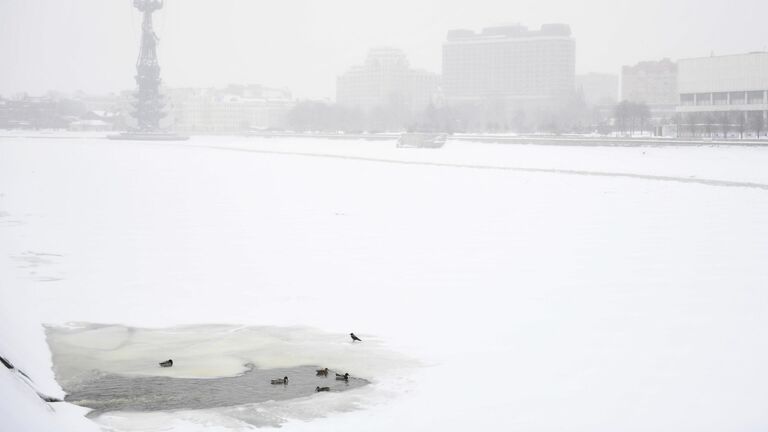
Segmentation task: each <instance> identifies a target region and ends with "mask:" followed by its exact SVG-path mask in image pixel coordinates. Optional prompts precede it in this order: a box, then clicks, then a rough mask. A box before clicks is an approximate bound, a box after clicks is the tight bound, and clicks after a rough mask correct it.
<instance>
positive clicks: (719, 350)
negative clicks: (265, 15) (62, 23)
mask: <svg viewBox="0 0 768 432" xmlns="http://www.w3.org/2000/svg"><path fill="white" fill-rule="evenodd" d="M766 167H768V148H749V147H711V146H701V147H616V148H612V147H555V146H530V145H494V144H473V143H454V142H449V143H448V144H447V145H446V147H445V148H443V149H440V150H425V149H396V148H395V146H394V142H362V141H329V140H320V139H280V140H275V139H271V140H270V139H266V138H258V139H257V138H227V137H217V138H193V139H192V140H190V141H188V142H184V143H160V144H153V143H130V142H112V141H106V140H101V139H95V138H93V137H82V138H76V137H69V138H62V139H53V138H52V137H48V138H44V139H41V138H30V137H26V138H25V137H8V136H6V137H0V355H2V356H4V357H6V358H9V359H11V360H12V361H13V362H14V363H15V364H16V366H18V367H19V368H21V369H24V370H25V371H26V372H27V373H28V374H29V375H30V376H31V378H32V379H33V380H34V382H35V384H36V386H37V387H38V389H39V390H40V391H42V392H45V393H47V394H50V395H53V396H58V397H61V396H63V393H62V391H61V388H60V387H59V385H58V384H57V383H56V382H55V380H54V375H53V372H52V363H51V354H50V351H49V348H48V345H47V343H46V339H45V330H44V328H43V327H42V325H41V324H46V325H66V324H67V323H72V322H82V323H106V324H122V325H127V326H136V327H142V328H167V327H173V326H180V325H210V324H230V325H236V326H240V325H242V326H264V327H269V328H272V329H274V332H275V333H274V334H275V335H280V334H283V333H281V332H289V333H290V334H291V335H292V337H291V338H290V339H281V338H280V337H275V338H274V339H275V340H272V341H271V342H270V344H272V345H270V344H267V345H265V346H266V347H267V348H270V347H275V346H280V347H282V348H281V349H277V350H271V349H266V348H265V349H264V350H252V351H258V352H254V353H251V354H249V355H251V356H252V357H254V358H257V359H261V360H263V361H264V364H267V365H269V366H271V367H284V366H287V365H290V366H293V365H294V364H293V363H294V362H295V361H296V356H297V355H299V356H300V357H301V358H304V356H311V355H317V356H318V358H319V359H320V360H319V362H323V361H336V362H343V366H344V367H345V368H348V369H349V371H350V373H352V374H354V375H356V376H360V377H362V378H365V379H367V380H369V381H371V384H370V385H368V386H365V387H362V388H359V389H355V390H350V391H348V392H344V393H338V394H324V395H313V396H311V397H308V398H302V399H296V400H292V401H275V402H264V403H260V404H255V405H249V406H244V407H233V408H230V409H219V410H202V411H174V412H163V413H144V414H142V413H112V414H107V415H103V416H101V417H98V418H96V419H94V420H95V421H96V422H97V423H98V424H99V425H101V426H103V427H106V428H108V430H115V431H124V430H129V431H161V430H162V431H166V430H184V431H198V430H200V431H202V430H217V431H229V430H248V429H250V428H252V427H254V426H253V425H256V426H265V427H270V426H277V425H280V426H281V427H282V430H285V431H361V430H365V431H388V432H389V431H396V430H414V431H415V430H450V431H470V430H509V431H526V432H531V431H565V430H567V431H590V432H595V431H600V432H602V431H605V432H608V431H617V430H621V431H649V430H654V431H675V432H683V431H696V432H702V431H723V430H728V431H745V432H746V431H764V430H766V429H768V410H766V408H765V407H766V406H768V370H766V367H765V365H766V364H768V313H766V311H768V291H766V287H768V265H766V263H767V262H768V223H766V221H768V169H766ZM350 331H354V332H355V333H356V334H358V335H359V336H361V337H362V338H363V339H364V340H365V342H363V343H362V344H357V345H354V346H352V345H351V344H349V343H348V339H347V336H346V335H347V334H348V333H349V332H350ZM302 338H304V339H302ZM336 338H338V340H337V339H336ZM326 342H327V344H326ZM281 344H282V345H281ZM286 347H289V348H290V349H288V348H286ZM249 349H250V348H249ZM351 349H354V350H355V351H354V352H352V354H349V353H350V352H351V351H349V350H351ZM224 351H226V352H225V353H224V354H221V356H220V359H221V361H222V363H221V364H222V368H223V369H222V371H220V372H221V373H222V374H226V373H228V372H229V371H232V370H235V371H237V370H239V369H238V368H239V367H240V366H241V365H240V364H238V363H237V362H232V356H231V355H228V354H231V350H224ZM344 353H347V354H344ZM205 355H206V356H210V357H211V358H214V359H215V358H218V357H217V356H218V355H219V354H218V353H217V351H216V349H215V348H211V349H209V350H207V351H206V352H205ZM91 360H93V359H91ZM161 360H162V359H161ZM26 390H27V389H26V388H25V387H24V386H23V385H21V384H20V382H19V380H18V379H17V377H16V376H13V375H12V374H11V373H10V372H8V371H7V369H4V368H0V398H1V399H2V401H3V402H2V403H1V404H0V430H3V431H5V430H9V431H10V430H13V431H17V430H25V427H24V426H30V427H32V426H34V427H37V430H62V431H63V430H78V431H80V430H96V425H95V424H94V423H91V420H89V419H85V418H84V417H83V416H82V415H83V413H84V412H85V410H84V409H82V408H79V407H74V406H71V405H68V404H53V405H52V408H48V407H46V406H45V405H43V404H42V402H40V401H39V400H38V399H36V397H34V394H31V396H30V394H29V392H28V391H26ZM326 396H327V397H326ZM53 425H56V426H53ZM28 430H29V428H28Z"/></svg>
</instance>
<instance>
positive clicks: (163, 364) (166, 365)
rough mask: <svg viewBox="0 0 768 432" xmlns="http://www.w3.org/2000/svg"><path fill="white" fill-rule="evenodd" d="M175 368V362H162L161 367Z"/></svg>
mask: <svg viewBox="0 0 768 432" xmlns="http://www.w3.org/2000/svg"><path fill="white" fill-rule="evenodd" d="M171 366H173V360H171V359H168V360H166V361H164V362H160V367H171Z"/></svg>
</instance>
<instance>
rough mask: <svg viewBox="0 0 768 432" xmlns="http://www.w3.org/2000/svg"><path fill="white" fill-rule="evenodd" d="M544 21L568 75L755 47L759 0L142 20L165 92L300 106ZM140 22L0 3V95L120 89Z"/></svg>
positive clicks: (209, 6) (212, 3)
mask: <svg viewBox="0 0 768 432" xmlns="http://www.w3.org/2000/svg"><path fill="white" fill-rule="evenodd" d="M548 22H564V23H567V24H570V25H571V28H572V30H573V35H574V37H575V38H576V59H577V60H576V68H577V72H578V73H583V72H592V71H594V72H614V73H618V71H619V69H620V67H621V65H623V64H633V63H636V62H638V61H640V60H647V59H659V58H662V57H671V58H673V59H677V58H684V57H696V56H706V55H709V54H710V53H712V52H714V53H716V54H728V53H740V52H747V51H758V50H764V49H765V48H766V46H768V0H729V1H726V0H612V1H609V0H578V1H577V0H386V1H367V0H323V1H321V0H166V7H165V8H164V9H163V10H162V11H160V12H158V13H156V14H155V23H156V26H155V28H156V30H157V33H158V36H159V37H160V39H161V44H160V54H159V56H160V64H161V66H162V68H163V71H162V77H163V80H164V82H165V83H166V85H169V86H173V87H179V86H201V87H204V86H223V85H226V84H228V83H261V84H265V85H269V86H276V87H288V88H290V89H291V90H292V91H293V92H294V95H295V96H297V97H302V98H309V97H312V98H315V97H319V98H322V97H329V98H332V97H333V95H334V88H335V77H336V76H337V75H338V74H340V73H342V72H343V71H344V70H346V69H347V68H348V67H349V66H350V65H352V64H355V63H360V62H361V61H362V60H363V59H364V57H365V53H366V50H367V49H368V48H369V47H372V46H393V47H399V48H402V49H403V50H404V51H405V52H406V53H407V54H408V56H409V58H410V61H411V64H412V65H414V66H416V67H420V68H425V69H429V70H432V71H435V72H440V64H441V44H442V42H443V40H444V38H445V33H446V31H447V30H449V29H453V28H470V29H479V28H481V27H484V26H491V25H498V24H510V23H521V24H524V25H528V26H529V27H534V28H536V27H538V26H540V25H541V24H542V23H548ZM140 23H141V19H140V15H139V13H138V12H137V11H136V10H135V9H133V7H132V0H0V95H3V96H6V97H7V96H12V95H14V94H16V93H19V92H28V93H30V94H41V93H44V92H45V91H47V90H59V91H74V90H83V91H86V92H89V93H106V92H113V91H120V90H123V89H131V88H133V86H134V83H133V75H134V64H135V59H136V55H137V52H138V44H139V32H140Z"/></svg>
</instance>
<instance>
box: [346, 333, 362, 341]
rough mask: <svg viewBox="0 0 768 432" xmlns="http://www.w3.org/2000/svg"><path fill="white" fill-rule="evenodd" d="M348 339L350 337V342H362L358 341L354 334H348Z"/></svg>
mask: <svg viewBox="0 0 768 432" xmlns="http://www.w3.org/2000/svg"><path fill="white" fill-rule="evenodd" d="M349 337H351V338H352V342H356V341H360V342H362V341H363V340H362V339H360V338H359V337H357V336H355V334H354V333H350V334H349Z"/></svg>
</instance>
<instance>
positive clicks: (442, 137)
mask: <svg viewBox="0 0 768 432" xmlns="http://www.w3.org/2000/svg"><path fill="white" fill-rule="evenodd" d="M447 139H448V134H444V133H426V132H406V133H403V134H401V135H400V138H398V139H397V146H398V147H400V148H440V147H442V146H444V145H445V141H446V140H447Z"/></svg>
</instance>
